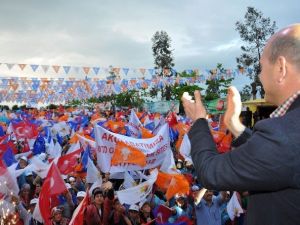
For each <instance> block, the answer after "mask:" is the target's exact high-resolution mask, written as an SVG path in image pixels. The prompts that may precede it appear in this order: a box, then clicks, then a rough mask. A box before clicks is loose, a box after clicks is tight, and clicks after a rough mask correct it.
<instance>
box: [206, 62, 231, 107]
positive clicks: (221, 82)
mask: <svg viewBox="0 0 300 225" xmlns="http://www.w3.org/2000/svg"><path fill="white" fill-rule="evenodd" d="M210 73H211V79H207V80H206V83H205V84H206V85H207V88H206V91H205V100H206V101H209V100H213V99H217V98H221V97H224V96H225V95H226V93H227V89H228V87H229V86H230V85H231V82H232V80H233V78H229V79H226V78H225V75H226V71H225V69H224V68H223V65H222V64H221V63H218V64H217V69H216V70H211V71H210Z"/></svg>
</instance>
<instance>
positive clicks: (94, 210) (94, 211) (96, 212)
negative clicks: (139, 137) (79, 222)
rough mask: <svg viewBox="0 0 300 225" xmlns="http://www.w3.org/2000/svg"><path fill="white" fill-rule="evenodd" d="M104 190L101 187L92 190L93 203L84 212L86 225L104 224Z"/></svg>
mask: <svg viewBox="0 0 300 225" xmlns="http://www.w3.org/2000/svg"><path fill="white" fill-rule="evenodd" d="M103 202H104V197H103V192H102V190H101V189H100V188H95V189H94V190H93V191H92V203H91V204H89V205H88V206H87V207H86V210H85V212H84V222H85V223H84V224H85V225H99V224H100V225H102V224H103V222H102V217H103V215H102V214H103V213H102V211H103Z"/></svg>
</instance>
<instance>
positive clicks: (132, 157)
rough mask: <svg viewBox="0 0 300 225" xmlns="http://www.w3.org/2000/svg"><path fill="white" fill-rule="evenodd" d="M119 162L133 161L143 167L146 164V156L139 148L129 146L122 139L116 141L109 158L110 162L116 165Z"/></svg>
mask: <svg viewBox="0 0 300 225" xmlns="http://www.w3.org/2000/svg"><path fill="white" fill-rule="evenodd" d="M119 163H133V164H137V165H140V166H141V167H144V166H146V156H145V154H144V153H143V152H142V151H140V150H139V149H137V148H134V147H132V146H129V145H127V144H125V143H124V142H122V141H118V142H117V144H116V148H115V153H114V154H113V157H112V159H111V164H112V165H117V164H119Z"/></svg>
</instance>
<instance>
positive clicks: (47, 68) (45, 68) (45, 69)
mask: <svg viewBox="0 0 300 225" xmlns="http://www.w3.org/2000/svg"><path fill="white" fill-rule="evenodd" d="M42 69H43V71H44V73H47V71H48V70H49V66H48V65H42Z"/></svg>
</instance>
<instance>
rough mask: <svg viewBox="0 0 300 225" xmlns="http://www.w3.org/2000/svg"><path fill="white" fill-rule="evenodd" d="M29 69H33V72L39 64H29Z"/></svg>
mask: <svg viewBox="0 0 300 225" xmlns="http://www.w3.org/2000/svg"><path fill="white" fill-rule="evenodd" d="M30 67H31V69H32V70H33V72H35V71H36V70H37V68H38V67H39V65H35V64H34V65H30Z"/></svg>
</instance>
